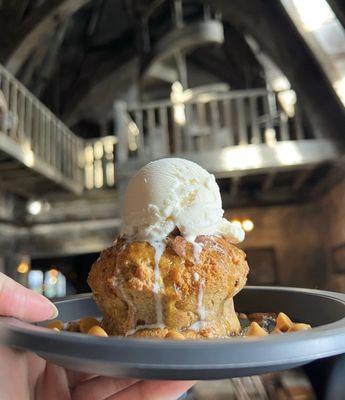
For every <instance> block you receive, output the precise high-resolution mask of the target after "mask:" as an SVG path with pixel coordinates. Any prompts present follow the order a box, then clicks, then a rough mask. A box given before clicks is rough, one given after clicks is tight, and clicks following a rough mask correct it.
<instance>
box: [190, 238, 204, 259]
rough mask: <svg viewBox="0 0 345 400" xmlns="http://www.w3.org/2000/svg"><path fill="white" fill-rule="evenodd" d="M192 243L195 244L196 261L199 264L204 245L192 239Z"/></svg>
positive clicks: (194, 254)
mask: <svg viewBox="0 0 345 400" xmlns="http://www.w3.org/2000/svg"><path fill="white" fill-rule="evenodd" d="M191 244H192V246H193V256H194V262H195V263H196V264H199V262H200V254H201V252H202V248H203V245H202V244H201V243H197V242H195V241H192V242H191Z"/></svg>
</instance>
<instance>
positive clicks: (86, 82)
mask: <svg viewBox="0 0 345 400" xmlns="http://www.w3.org/2000/svg"><path fill="white" fill-rule="evenodd" d="M329 3H330V4H331V6H332V7H333V9H334V11H335V12H336V14H337V15H338V18H339V20H341V21H344V6H343V3H342V1H341V0H329ZM210 6H211V13H216V14H217V15H218V18H221V20H222V22H223V24H224V32H225V41H224V43H223V45H221V46H207V47H201V48H197V49H195V50H194V51H192V52H191V53H189V55H188V57H187V62H188V65H189V66H190V68H191V70H193V71H194V72H195V73H194V74H193V75H195V76H198V74H199V75H200V76H203V74H204V75H205V76H207V77H208V79H209V78H210V77H213V79H214V80H215V81H217V80H218V81H223V82H226V83H228V84H229V85H230V87H231V88H233V89H242V88H254V87H262V86H263V85H264V84H265V80H264V75H263V68H262V66H261V65H260V63H259V62H258V60H257V58H256V57H255V56H254V54H253V52H252V50H251V48H250V47H249V46H248V44H247V42H246V41H245V38H244V36H245V35H247V34H249V35H251V36H252V37H254V38H255V40H256V41H257V42H258V44H259V46H260V47H261V48H262V50H263V51H264V52H265V53H266V54H267V55H268V56H269V57H271V59H272V60H273V61H274V62H275V63H276V64H277V65H278V66H279V67H280V69H281V70H282V71H283V72H284V73H285V75H286V76H287V78H288V79H289V81H290V82H291V85H292V87H293V88H294V89H295V91H296V92H297V95H298V97H299V100H300V103H301V104H302V105H303V109H304V112H305V114H306V116H307V117H308V120H309V121H310V125H311V128H312V129H313V130H314V131H315V132H316V133H317V134H318V135H320V136H332V135H333V136H337V135H339V129H340V127H343V126H344V122H345V117H344V109H343V107H342V106H341V104H340V102H339V99H338V98H337V97H336V95H335V93H334V91H333V89H332V87H331V85H330V84H329V82H328V80H327V79H326V77H325V75H324V73H323V72H322V70H321V68H320V65H319V64H318V63H317V61H316V60H315V58H314V56H313V54H312V53H311V52H310V50H309V49H308V47H307V46H306V44H305V43H304V42H303V40H302V38H301V36H300V35H299V33H298V31H297V30H296V28H295V26H294V25H293V23H292V22H291V20H290V19H289V17H288V15H287V14H286V12H285V10H284V9H283V7H282V5H281V4H280V2H278V1H276V0H251V1H250V2H249V1H247V2H245V1H242V0H232V1H231V2H230V1H228V0H193V1H185V2H184V20H185V21H186V22H187V23H188V22H190V21H195V20H198V19H202V18H203V15H204V13H205V7H206V9H207V10H208V7H210ZM171 28H172V17H171V3H170V2H169V1H162V0H145V1H140V0H11V1H9V0H7V1H6V0H5V1H4V0H3V1H0V61H1V62H2V63H4V64H5V65H6V66H7V67H8V68H9V70H10V71H12V72H13V73H14V74H15V75H16V76H17V77H18V78H19V79H20V80H21V81H22V82H23V83H24V84H25V85H26V86H28V87H29V89H30V90H31V91H32V92H33V93H34V94H35V95H37V96H38V97H39V98H41V99H42V100H43V101H44V102H45V103H46V104H47V105H48V107H50V108H51V109H52V110H53V111H54V112H55V113H56V114H57V115H58V116H60V117H61V118H62V119H63V120H64V121H65V122H67V123H68V124H69V125H70V126H72V127H73V128H74V129H75V130H76V131H77V132H79V133H80V134H82V135H83V136H86V137H87V136H96V135H98V134H99V133H100V129H101V128H100V126H101V122H102V121H105V120H106V119H107V118H108V117H109V115H110V112H111V105H112V102H113V100H114V99H115V98H117V97H121V96H123V94H124V93H126V92H127V91H128V88H129V87H130V86H131V85H133V84H135V83H137V82H138V79H139V71H140V65H141V63H142V60H143V59H145V57H146V56H147V54H148V53H149V52H150V50H151V49H152V47H153V46H154V44H155V43H156V42H157V41H159V39H160V38H162V37H163V36H164V35H165V34H166V33H167V32H168V31H169V30H170V29H171ZM192 78H194V77H192ZM191 80H192V79H191ZM150 87H151V89H152V96H155V93H156V92H157V93H164V90H167V88H168V86H167V83H166V82H163V81H155V82H151V86H150ZM150 87H147V88H146V89H145V90H147V91H150V90H151V89H150ZM153 88H154V90H153ZM157 88H158V89H157Z"/></svg>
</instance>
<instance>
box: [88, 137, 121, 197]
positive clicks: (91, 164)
mask: <svg viewBox="0 0 345 400" xmlns="http://www.w3.org/2000/svg"><path fill="white" fill-rule="evenodd" d="M116 141H117V139H116V137H115V136H105V137H100V138H97V139H92V140H86V141H85V142H84V145H85V146H84V157H83V159H84V185H85V188H86V189H89V190H90V189H101V188H107V187H112V186H114V185H115V144H116Z"/></svg>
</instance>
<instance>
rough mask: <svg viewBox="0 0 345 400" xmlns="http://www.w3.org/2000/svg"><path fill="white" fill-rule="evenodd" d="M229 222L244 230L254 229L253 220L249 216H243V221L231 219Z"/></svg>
mask: <svg viewBox="0 0 345 400" xmlns="http://www.w3.org/2000/svg"><path fill="white" fill-rule="evenodd" d="M231 223H232V224H234V225H236V226H238V227H239V228H242V229H243V230H244V231H246V232H251V231H252V230H253V229H254V222H253V221H252V220H251V219H249V218H245V219H244V220H243V221H240V220H239V219H233V220H231Z"/></svg>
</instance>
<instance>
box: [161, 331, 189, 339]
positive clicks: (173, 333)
mask: <svg viewBox="0 0 345 400" xmlns="http://www.w3.org/2000/svg"><path fill="white" fill-rule="evenodd" d="M165 338H166V339H173V340H185V337H184V336H183V335H182V333H180V332H177V331H169V332H168V333H167V334H166V335H165Z"/></svg>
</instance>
